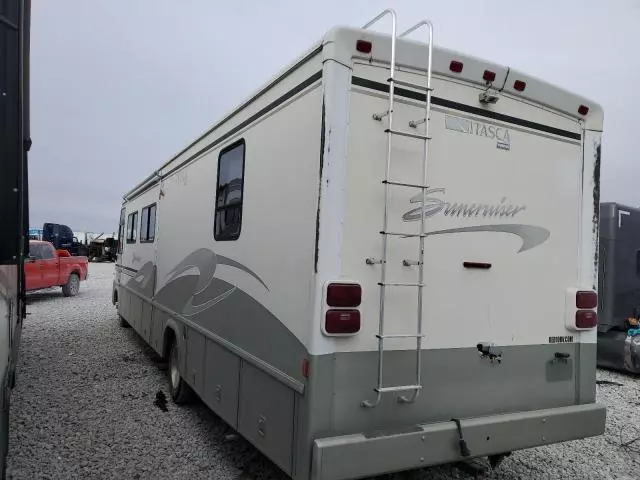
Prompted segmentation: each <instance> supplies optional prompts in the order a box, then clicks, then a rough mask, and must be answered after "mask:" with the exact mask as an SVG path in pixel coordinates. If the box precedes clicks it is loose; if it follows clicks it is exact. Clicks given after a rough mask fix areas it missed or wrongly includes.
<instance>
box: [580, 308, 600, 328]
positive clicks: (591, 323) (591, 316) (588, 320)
mask: <svg viewBox="0 0 640 480" xmlns="http://www.w3.org/2000/svg"><path fill="white" fill-rule="evenodd" d="M597 324H598V314H597V313H596V312H594V311H593V310H578V311H577V312H576V327H578V328H593V327H595V326H596V325H597Z"/></svg>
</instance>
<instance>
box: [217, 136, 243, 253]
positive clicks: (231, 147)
mask: <svg viewBox="0 0 640 480" xmlns="http://www.w3.org/2000/svg"><path fill="white" fill-rule="evenodd" d="M239 146H242V177H241V179H240V222H239V223H240V226H239V228H238V232H237V233H234V234H233V235H229V234H222V233H221V234H218V233H217V232H216V222H217V218H218V212H219V211H222V210H226V209H228V208H229V205H224V206H222V207H219V206H218V195H219V193H220V165H221V162H220V160H221V159H222V157H223V156H224V155H225V154H227V153H229V152H230V151H232V150H234V149H236V148H238V147H239ZM246 158H247V143H246V142H245V140H244V138H241V139H240V140H237V141H235V142H233V143H232V144H230V145H228V146H226V147H225V148H223V149H222V150H220V153H219V154H218V166H217V168H218V174H217V176H216V193H215V198H214V205H213V238H214V240H215V241H217V242H230V241H235V240H237V239H238V238H240V234H241V233H242V214H243V210H244V179H245V173H246Z"/></svg>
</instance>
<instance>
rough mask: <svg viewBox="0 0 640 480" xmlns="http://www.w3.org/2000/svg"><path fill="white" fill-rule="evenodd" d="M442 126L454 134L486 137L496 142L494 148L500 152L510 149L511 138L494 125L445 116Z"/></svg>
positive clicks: (504, 130)
mask: <svg viewBox="0 0 640 480" xmlns="http://www.w3.org/2000/svg"><path fill="white" fill-rule="evenodd" d="M444 126H445V128H446V129H448V130H453V131H455V132H460V133H467V134H469V135H475V136H476V137H486V138H489V139H491V140H495V141H496V147H497V148H499V149H501V150H509V149H511V137H510V135H509V130H508V129H506V128H503V127H498V126H496V125H490V124H487V123H482V122H475V121H473V120H469V119H468V118H462V117H456V116H454V115H445V117H444Z"/></svg>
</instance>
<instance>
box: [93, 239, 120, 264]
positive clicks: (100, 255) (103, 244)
mask: <svg viewBox="0 0 640 480" xmlns="http://www.w3.org/2000/svg"><path fill="white" fill-rule="evenodd" d="M117 254H118V241H117V240H116V239H115V238H114V236H113V235H105V234H104V233H101V234H100V235H98V236H97V237H96V238H95V239H94V240H92V241H91V243H89V253H87V257H89V261H90V262H115V261H116V256H117Z"/></svg>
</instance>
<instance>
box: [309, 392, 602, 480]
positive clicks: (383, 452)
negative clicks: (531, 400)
mask: <svg viewBox="0 0 640 480" xmlns="http://www.w3.org/2000/svg"><path fill="white" fill-rule="evenodd" d="M605 420H606V409H605V407H604V406H603V405H598V404H587V405H573V406H570V407H560V408H551V409H546V410H535V411H531V412H520V413H508V414H503V415H493V416H487V417H476V418H469V419H464V420H461V426H462V432H463V436H464V439H465V440H466V442H467V445H468V447H469V450H470V451H471V457H481V456H486V455H494V454H499V453H505V452H510V451H513V450H520V449H524V448H530V447H536V446H539V445H547V444H551V443H557V442H564V441H567V440H576V439H580V438H585V437H591V436H595V435H601V434H602V433H604V428H605ZM463 459H464V458H463V457H462V456H461V454H460V449H459V443H458V432H457V428H456V425H455V423H454V422H441V423H432V424H428V425H415V426H412V427H409V428H405V429H402V430H400V429H399V430H397V431H385V432H380V433H374V434H368V435H367V434H354V435H343V436H339V437H330V438H321V439H318V440H316V441H315V442H314V445H313V465H312V475H311V478H312V479H313V480H343V479H354V478H362V477H368V476H372V475H378V474H382V473H388V472H396V471H402V470H410V469H416V468H421V467H425V466H428V465H437V464H442V463H451V462H457V461H460V460H463Z"/></svg>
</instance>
